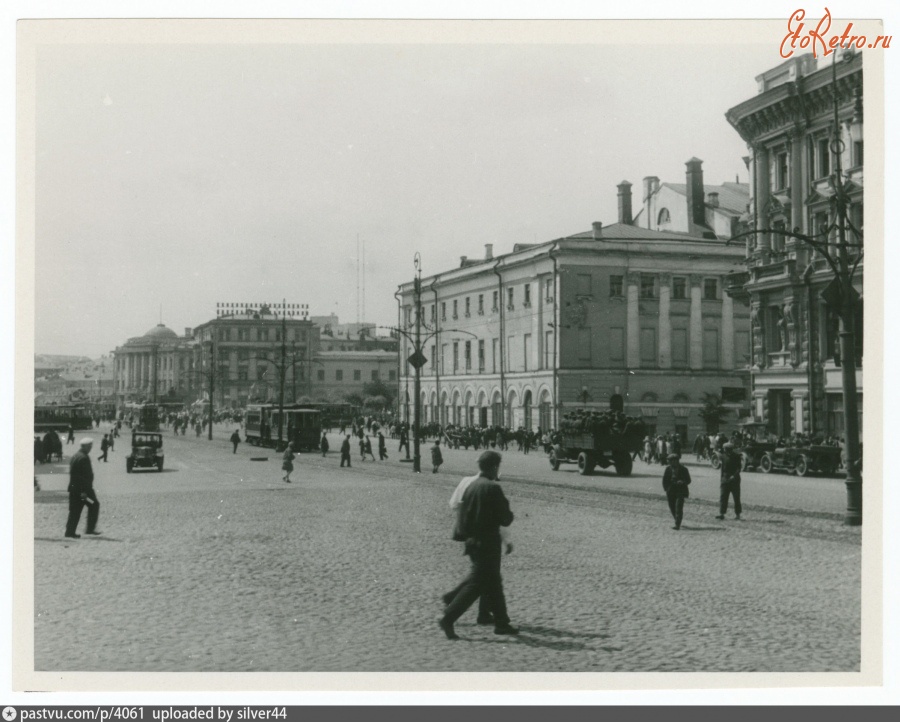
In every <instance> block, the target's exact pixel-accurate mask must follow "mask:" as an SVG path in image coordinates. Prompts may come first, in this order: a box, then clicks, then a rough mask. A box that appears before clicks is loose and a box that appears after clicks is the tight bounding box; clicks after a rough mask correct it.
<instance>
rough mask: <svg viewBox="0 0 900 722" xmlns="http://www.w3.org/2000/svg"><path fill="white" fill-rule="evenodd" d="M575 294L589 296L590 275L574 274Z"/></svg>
mask: <svg viewBox="0 0 900 722" xmlns="http://www.w3.org/2000/svg"><path fill="white" fill-rule="evenodd" d="M575 294H576V295H577V296H590V295H591V274H590V273H576V274H575Z"/></svg>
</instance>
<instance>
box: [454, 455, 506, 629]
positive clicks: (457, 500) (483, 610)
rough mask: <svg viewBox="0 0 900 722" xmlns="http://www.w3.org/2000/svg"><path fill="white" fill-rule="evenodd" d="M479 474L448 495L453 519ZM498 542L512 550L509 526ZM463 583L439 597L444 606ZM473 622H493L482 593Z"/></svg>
mask: <svg viewBox="0 0 900 722" xmlns="http://www.w3.org/2000/svg"><path fill="white" fill-rule="evenodd" d="M485 453H487V452H485ZM495 453H496V452H495ZM482 455H483V454H482ZM479 476H480V473H479V474H475V476H467V477H464V478H463V479H462V481H460V482H459V484H457V486H456V489H454V490H453V494H452V495H451V496H450V509H451V511H453V513H454V519H455V518H456V516H457V515H458V514H459V507H460V506H461V505H462V500H463V496H464V495H465V493H466V489H468V488H469V487H470V486H471V485H472V483H473V482H475V481H477V480H478V478H479ZM500 543H501V547H502V548H503V549H505V550H506V553H507V554H510V553H511V552H512V541H511V540H510V536H509V527H506V526H501V527H500ZM464 585H465V580H463V581H462V582H460V583H459V584H458V585H457V586H456V588H454V589H452V590H451V591H449V592H447V593H446V594H445V595H443V597H441V599H442V600H443V602H444V606H445V607H446V606H449V605H450V602H452V601H453V600H454V599H455V598H456V595H457V594H459V592H460V591H461V590H462V588H463V586H464ZM475 622H476V624H481V625H490V624H493V623H494V614H493V612H492V611H491V605H490V600H489V598H488V596H487V595H486V594H482V595H481V596H480V597H478V617H477V618H476V620H475Z"/></svg>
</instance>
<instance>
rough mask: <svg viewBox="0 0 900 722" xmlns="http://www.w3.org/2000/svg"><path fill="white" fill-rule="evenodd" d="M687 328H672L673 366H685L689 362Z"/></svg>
mask: <svg viewBox="0 0 900 722" xmlns="http://www.w3.org/2000/svg"><path fill="white" fill-rule="evenodd" d="M687 336H688V334H687V329H686V328H673V329H672V366H674V367H676V368H684V367H685V366H687V362H688V340H687Z"/></svg>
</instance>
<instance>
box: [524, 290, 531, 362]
mask: <svg viewBox="0 0 900 722" xmlns="http://www.w3.org/2000/svg"><path fill="white" fill-rule="evenodd" d="M526 288H527V286H526ZM522 341H523V343H522V352H523V353H524V354H525V361H524V363H523V367H524V370H525V371H527V370H528V361H529V359H530V358H531V334H530V333H526V334H525V335H524V336H523V337H522Z"/></svg>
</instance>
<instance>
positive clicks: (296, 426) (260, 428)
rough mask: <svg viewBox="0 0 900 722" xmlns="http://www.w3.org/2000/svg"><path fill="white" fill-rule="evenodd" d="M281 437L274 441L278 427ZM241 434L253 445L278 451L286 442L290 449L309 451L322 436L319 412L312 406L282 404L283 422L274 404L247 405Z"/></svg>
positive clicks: (320, 413)
mask: <svg viewBox="0 0 900 722" xmlns="http://www.w3.org/2000/svg"><path fill="white" fill-rule="evenodd" d="M279 426H281V430H282V437H281V441H280V442H279V440H278V428H279ZM244 437H245V439H246V441H247V443H249V444H252V445H253V446H268V447H272V448H274V449H276V450H278V451H282V450H283V449H284V448H285V447H286V446H287V445H288V443H290V442H293V443H294V451H313V450H315V449H318V448H319V440H320V439H321V438H322V412H321V410H320V409H319V408H317V407H316V406H315V405H310V404H285V406H284V422H283V423H282V422H281V415H280V413H279V411H278V404H250V405H249V406H248V407H247V414H246V416H245V420H244Z"/></svg>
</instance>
